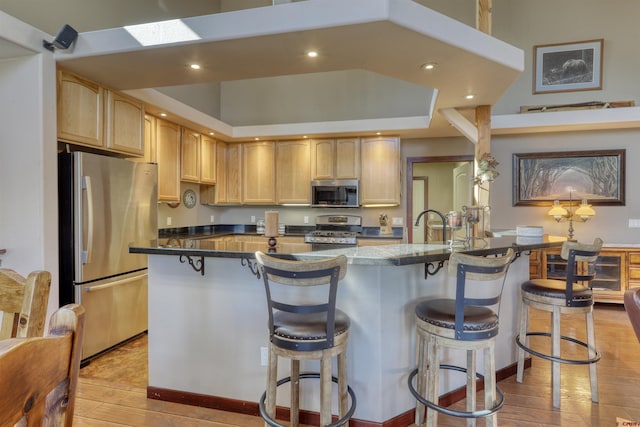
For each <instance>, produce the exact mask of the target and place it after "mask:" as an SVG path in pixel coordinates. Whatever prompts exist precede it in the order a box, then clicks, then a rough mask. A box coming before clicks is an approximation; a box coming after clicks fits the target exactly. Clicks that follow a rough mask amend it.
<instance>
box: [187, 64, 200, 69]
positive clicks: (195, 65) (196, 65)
mask: <svg viewBox="0 0 640 427" xmlns="http://www.w3.org/2000/svg"><path fill="white" fill-rule="evenodd" d="M189 68H191V69H192V70H199V69H200V68H202V67H200V64H189Z"/></svg>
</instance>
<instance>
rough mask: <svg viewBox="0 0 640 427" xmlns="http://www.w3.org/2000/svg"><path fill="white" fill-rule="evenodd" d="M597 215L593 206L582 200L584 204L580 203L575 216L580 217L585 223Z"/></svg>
mask: <svg viewBox="0 0 640 427" xmlns="http://www.w3.org/2000/svg"><path fill="white" fill-rule="evenodd" d="M595 214H596V211H594V210H593V208H592V207H591V205H589V204H587V201H586V200H585V199H582V203H580V206H579V207H578V209H576V212H575V215H577V216H579V217H580V218H582V219H583V220H585V221H586V220H588V219H589V218H591V217H592V216H594V215H595Z"/></svg>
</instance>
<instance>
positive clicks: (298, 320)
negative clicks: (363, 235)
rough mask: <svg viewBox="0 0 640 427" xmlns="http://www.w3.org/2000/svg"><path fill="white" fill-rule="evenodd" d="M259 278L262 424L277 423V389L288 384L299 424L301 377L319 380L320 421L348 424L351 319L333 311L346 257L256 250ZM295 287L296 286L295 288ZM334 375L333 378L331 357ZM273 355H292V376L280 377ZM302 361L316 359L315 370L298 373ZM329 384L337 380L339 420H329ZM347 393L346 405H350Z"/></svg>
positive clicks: (350, 411) (292, 413) (292, 414)
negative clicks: (265, 343) (263, 316)
mask: <svg viewBox="0 0 640 427" xmlns="http://www.w3.org/2000/svg"><path fill="white" fill-rule="evenodd" d="M256 260H257V261H258V265H259V267H260V272H261V274H262V278H263V280H264V285H265V290H266V294H267V305H268V314H269V358H268V368H267V390H266V391H265V393H264V394H263V395H262V398H261V399H260V415H261V416H262V418H263V419H264V420H265V423H266V425H270V426H274V427H280V426H283V427H284V425H283V424H279V423H278V422H277V421H276V420H275V418H276V389H277V388H278V386H280V385H282V384H285V383H287V382H290V383H291V409H290V423H291V426H292V427H296V426H298V425H299V409H300V408H299V403H300V402H299V391H300V385H299V383H300V379H305V378H320V425H321V426H340V425H348V424H349V418H351V416H352V415H353V413H354V411H355V407H356V397H355V394H354V393H353V390H352V389H351V387H349V386H348V384H347V340H348V338H349V326H350V322H351V321H350V319H349V316H347V315H346V314H345V313H344V312H342V311H341V310H338V309H336V295H337V291H338V282H339V280H341V279H342V278H343V277H344V276H345V274H346V270H347V269H346V267H347V258H346V257H345V256H344V255H340V256H337V257H334V258H330V259H322V260H314V261H289V260H284V259H279V258H275V257H272V256H269V255H266V254H265V253H263V252H256ZM294 288H297V289H294ZM334 356H337V359H338V377H337V378H334V377H332V359H333V357H334ZM278 357H285V358H288V359H291V375H290V376H289V377H286V378H283V379H281V380H278V379H277V375H278ZM301 360H320V372H319V373H302V374H301V373H300V361H301ZM332 382H337V383H338V403H339V404H338V406H339V417H340V419H339V420H338V421H336V422H335V423H333V424H332V423H331V421H332V411H331V400H332V399H331V398H332ZM349 397H350V398H351V407H349Z"/></svg>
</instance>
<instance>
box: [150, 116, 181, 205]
mask: <svg viewBox="0 0 640 427" xmlns="http://www.w3.org/2000/svg"><path fill="white" fill-rule="evenodd" d="M156 159H157V162H158V200H159V201H161V202H179V201H180V126H178V125H177V124H175V123H171V122H168V121H166V120H162V119H158V118H157V119H156Z"/></svg>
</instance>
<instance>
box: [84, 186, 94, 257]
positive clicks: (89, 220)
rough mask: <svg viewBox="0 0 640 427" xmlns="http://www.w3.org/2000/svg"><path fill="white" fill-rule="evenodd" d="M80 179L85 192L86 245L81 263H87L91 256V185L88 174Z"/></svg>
mask: <svg viewBox="0 0 640 427" xmlns="http://www.w3.org/2000/svg"><path fill="white" fill-rule="evenodd" d="M82 181H83V183H82V184H83V185H82V186H83V187H84V189H85V190H86V192H87V247H86V250H83V251H82V263H83V264H89V263H91V258H92V256H93V186H92V185H91V177H90V176H83V177H82Z"/></svg>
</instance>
